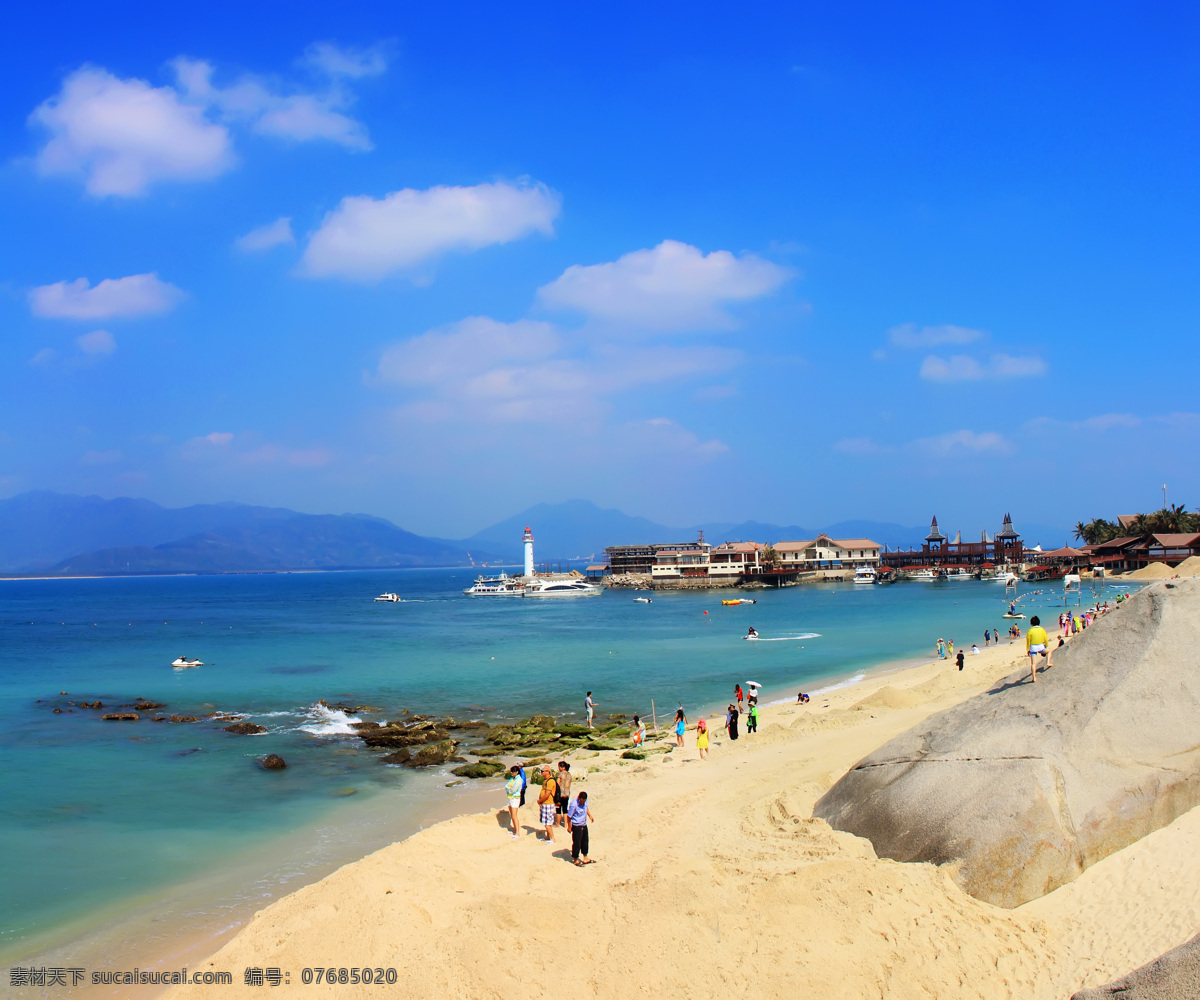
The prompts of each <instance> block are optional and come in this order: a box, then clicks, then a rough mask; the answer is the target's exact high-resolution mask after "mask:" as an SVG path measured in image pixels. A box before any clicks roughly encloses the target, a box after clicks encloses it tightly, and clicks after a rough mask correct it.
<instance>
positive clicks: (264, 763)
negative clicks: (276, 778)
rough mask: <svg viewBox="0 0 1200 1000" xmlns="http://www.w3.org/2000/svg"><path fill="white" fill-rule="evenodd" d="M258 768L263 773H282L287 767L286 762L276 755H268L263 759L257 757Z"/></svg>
mask: <svg viewBox="0 0 1200 1000" xmlns="http://www.w3.org/2000/svg"><path fill="white" fill-rule="evenodd" d="M258 766H259V767H261V768H262V769H263V770H264V771H282V770H283V769H284V768H285V767H287V761H286V760H284V759H283V758H282V757H280V756H279V754H277V753H269V754H267V755H266V756H265V757H259V759H258Z"/></svg>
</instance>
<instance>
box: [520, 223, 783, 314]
mask: <svg viewBox="0 0 1200 1000" xmlns="http://www.w3.org/2000/svg"><path fill="white" fill-rule="evenodd" d="M789 276H790V272H789V271H788V270H787V269H785V268H782V267H779V266H778V265H777V264H772V263H771V262H770V261H766V260H763V259H762V258H760V257H755V256H753V255H752V254H745V255H743V256H741V257H735V256H734V255H733V254H731V253H730V252H729V251H727V250H714V251H713V252H712V253H709V254H705V253H703V252H702V251H701V250H699V249H697V248H696V247H694V246H690V245H689V244H687V243H680V242H678V241H676V240H664V241H663V242H662V243H660V244H658V246H656V247H654V248H653V249H650V250H635V251H633V252H632V253H627V254H625V255H624V256H623V257H620V258H618V259H617V260H615V261H610V262H608V263H605V264H591V265H581V264H575V265H572V266H571V267H568V268H567V269H566V270H565V271H564V272H563V273H562V274H561V275H560V276H559V277H558V278H556V279H555V280H554V281H552V282H550V284H548V285H544V286H542V287H541V288H540V289H538V297H539V298H540V299H541V300H542V302H543V303H544V304H546V305H547V306H550V307H551V308H559V309H571V310H577V311H579V312H582V313H584V314H585V315H587V316H589V317H593V318H595V319H599V320H605V321H609V322H611V323H615V324H626V325H630V326H635V327H637V328H639V329H655V330H683V329H722V328H728V327H730V326H733V325H734V322H733V320H732V317H730V316H729V314H728V313H727V312H726V311H725V308H724V307H726V306H728V305H732V304H735V303H739V302H748V301H750V300H752V299H757V298H760V297H762V296H764V295H767V294H768V293H770V292H773V291H775V290H776V289H777V288H779V286H780V285H782V284H783V283H784V282H785V281H787V279H788V278H789Z"/></svg>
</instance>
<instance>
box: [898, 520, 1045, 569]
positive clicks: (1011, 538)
mask: <svg viewBox="0 0 1200 1000" xmlns="http://www.w3.org/2000/svg"><path fill="white" fill-rule="evenodd" d="M1025 557H1026V550H1025V546H1024V543H1023V542H1022V541H1021V536H1020V535H1019V534H1018V533H1017V531H1016V530H1015V529H1014V528H1013V523H1012V515H1010V514H1005V515H1004V522H1003V525H1002V527H1001V528H1000V530H999V531H997V532H996V534H995V535H994V536H992V537H991V538H989V537H988V534H987V532H986V531H982V532H980V536H979V541H977V542H964V541H963V540H962V532H958V533H956V535H955V537H954V540H953V541H951V540H950V539H949V538H947V537H946V536H945V535H944V534H943V533H942V530H941V528H939V527H938V520H937V517H936V515H935V516H934V518H933V520H932V521H931V522H930V525H929V534H928V535H926V536H925V543H924V544H923V545H922V546H921V547H920V548H919V549H915V548H909V549H896V550H894V551H890V552H888V551H885V552H884V553H883V555H882V556H881V558H880V561H881V562H882V563H883V565H884V566H887V567H889V568H891V569H900V570H904V569H933V570H948V569H957V570H967V571H968V572H971V573H979V572H982V571H983V570H988V571H992V570H995V569H996V568H998V567H1003V566H1013V567H1015V566H1019V565H1020V564H1021V563H1022V562H1024V561H1025Z"/></svg>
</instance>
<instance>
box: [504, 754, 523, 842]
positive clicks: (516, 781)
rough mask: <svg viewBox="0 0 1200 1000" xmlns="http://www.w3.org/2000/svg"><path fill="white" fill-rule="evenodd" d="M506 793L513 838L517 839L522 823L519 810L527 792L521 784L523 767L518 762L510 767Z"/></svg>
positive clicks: (505, 787) (505, 784)
mask: <svg viewBox="0 0 1200 1000" xmlns="http://www.w3.org/2000/svg"><path fill="white" fill-rule="evenodd" d="M504 794H505V795H507V796H508V818H509V821H510V824H511V827H510V828H511V830H512V837H513V840H516V839H517V838H518V837H519V836H520V835H521V823H520V820H519V819H518V817H517V810H518V809H520V808H521V796H522V795H524V794H525V792H524V786H523V785H522V784H521V769H520V768H519V767H518V766H517V765H516V764H513V766H512V767H510V768H509V769H508V780H507V781H505V782H504Z"/></svg>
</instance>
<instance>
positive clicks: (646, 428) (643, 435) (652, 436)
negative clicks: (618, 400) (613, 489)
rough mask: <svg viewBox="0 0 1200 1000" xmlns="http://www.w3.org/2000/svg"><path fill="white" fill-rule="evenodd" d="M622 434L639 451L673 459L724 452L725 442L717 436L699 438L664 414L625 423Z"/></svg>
mask: <svg viewBox="0 0 1200 1000" xmlns="http://www.w3.org/2000/svg"><path fill="white" fill-rule="evenodd" d="M622 431H623V432H624V436H627V437H630V438H632V439H634V440H635V441H636V442H637V445H638V450H639V451H651V452H655V453H666V454H670V455H672V456H674V457H675V458H677V459H678V458H691V459H696V460H699V461H702V462H704V461H708V460H710V459H714V458H718V457H720V456H721V455H725V454H728V452H729V445H727V444H726V443H725V442H724V441H721V440H720V439H718V438H711V439H709V440H708V441H704V440H702V439H701V438H700V437H698V436H697V435H696V434H693V433H692V432H691V431H689V430H688V429H687V428H685V427H681V426H680V425H679V424H677V423H676V422H675V421H674V420H671V419H669V418H668V417H652V418H651V419H649V420H635V421H631V422H630V423H628V424H626V425H625V426H624V427H623V428H622Z"/></svg>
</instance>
